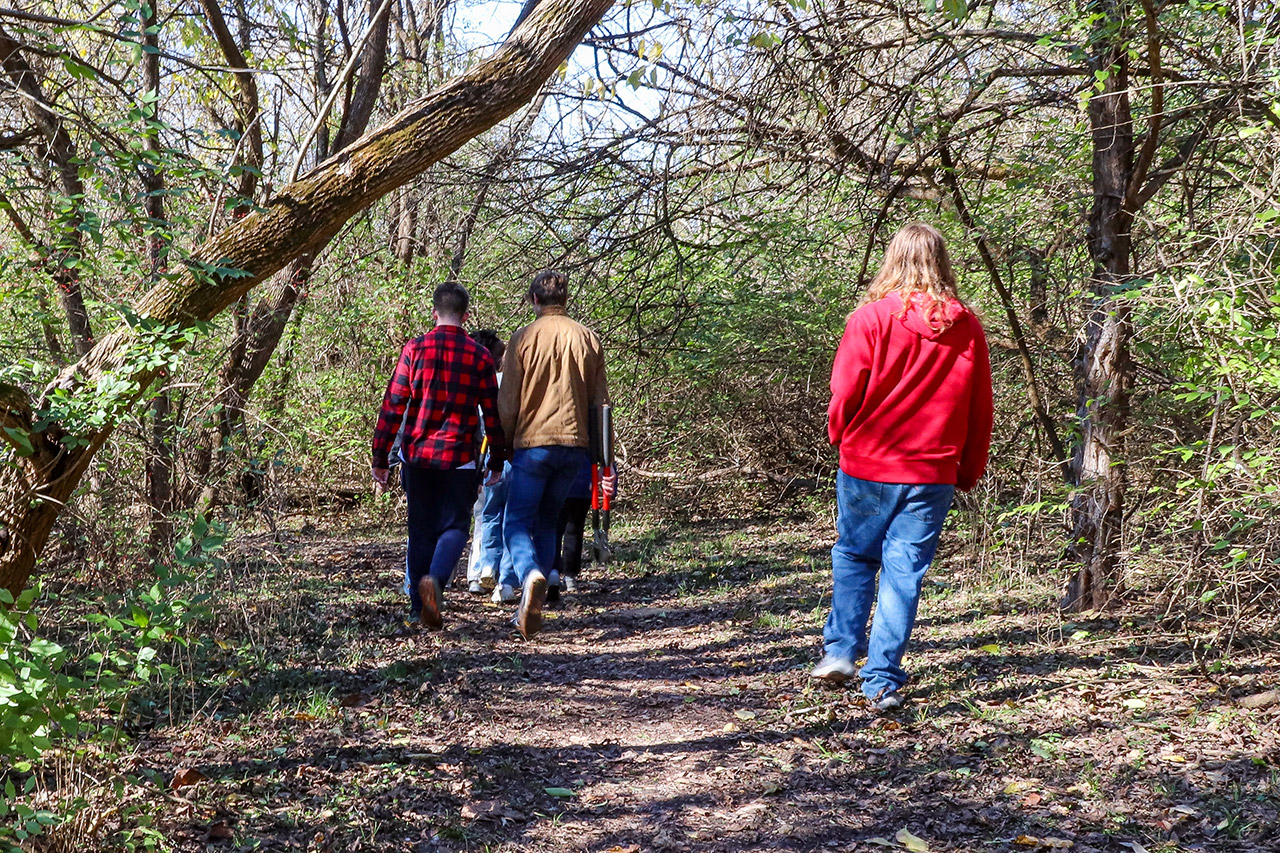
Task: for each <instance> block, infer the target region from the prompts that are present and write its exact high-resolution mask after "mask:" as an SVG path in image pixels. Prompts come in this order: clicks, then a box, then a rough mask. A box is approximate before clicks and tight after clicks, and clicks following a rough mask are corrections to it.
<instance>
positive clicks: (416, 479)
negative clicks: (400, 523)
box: [400, 465, 480, 614]
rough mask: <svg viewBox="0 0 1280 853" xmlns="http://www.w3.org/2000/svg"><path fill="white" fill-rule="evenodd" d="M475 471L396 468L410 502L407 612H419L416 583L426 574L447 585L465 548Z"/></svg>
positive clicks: (475, 487)
mask: <svg viewBox="0 0 1280 853" xmlns="http://www.w3.org/2000/svg"><path fill="white" fill-rule="evenodd" d="M479 478H480V473H479V472H478V471H476V470H475V469H465V470H464V469H458V468H453V469H448V470H438V469H435V468H415V467H413V466H412V465H401V466H400V483H401V485H403V486H404V494H405V497H406V498H407V499H408V502H409V546H408V548H407V549H406V550H405V571H406V574H407V575H408V577H407V580H408V582H409V606H410V607H411V608H412V609H411V611H410V612H412V613H415V614H416V613H417V612H418V611H419V610H421V609H422V601H421V600H420V599H419V598H418V581H419V580H421V579H422V576H423V575H425V574H430V575H431V577H433V578H435V579H436V580H437V581H439V582H440V588H441V589H445V588H446V587H448V586H449V577H450V576H451V575H452V574H453V569H454V567H455V566H457V565H458V559H459V558H460V557H461V556H462V549H463V548H465V547H466V546H467V535H468V533H469V532H470V527H471V505H472V504H473V503H475V500H476V491H477V489H478V488H479V485H480V479H479Z"/></svg>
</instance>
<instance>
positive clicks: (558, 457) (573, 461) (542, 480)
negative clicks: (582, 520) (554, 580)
mask: <svg viewBox="0 0 1280 853" xmlns="http://www.w3.org/2000/svg"><path fill="white" fill-rule="evenodd" d="M584 461H585V462H586V464H590V453H589V452H588V451H587V449H586V448H584V447H562V446H552V447H528V448H523V449H520V450H517V451H516V452H515V457H514V458H513V459H512V460H511V483H510V484H509V485H508V487H507V512H506V518H505V519H504V520H503V522H502V538H503V544H504V545H505V546H506V549H507V552H508V553H509V554H511V560H512V562H513V563H514V565H515V570H516V574H517V575H519V578H520V586H523V585H524V581H525V578H527V577H528V576H529V572H531V571H533V570H534V569H535V568H536V569H538V570H539V571H540V572H542V573H543V574H544V575H549V574H550V573H551V567H552V565H553V564H554V562H555V551H556V520H557V519H558V518H559V516H560V507H562V506H564V501H565V498H567V497H568V496H569V490H570V489H571V488H572V487H573V481H574V479H575V478H576V477H577V476H578V471H579V470H580V468H581V467H582V465H583V464H584Z"/></svg>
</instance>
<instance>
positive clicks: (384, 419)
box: [373, 326, 507, 471]
mask: <svg viewBox="0 0 1280 853" xmlns="http://www.w3.org/2000/svg"><path fill="white" fill-rule="evenodd" d="M406 410H407V411H408V416H407V417H406V416H405V412H406ZM480 410H483V411H484V429H485V435H487V436H488V438H489V450H490V453H489V467H490V468H492V469H494V470H498V471H500V470H502V463H503V461H504V460H505V459H506V458H507V441H506V437H505V436H504V435H503V433H502V423H501V422H500V421H499V420H498V377H497V374H495V373H494V367H493V358H492V357H491V356H490V355H489V351H488V350H487V349H485V348H484V347H482V346H480V344H478V343H476V342H475V341H473V340H471V338H470V337H468V336H467V333H466V332H464V331H463V330H462V329H461V328H460V327H458V326H436V328H434V329H433V330H431V331H430V332H427V334H425V335H423V336H422V337H420V338H414V339H413V340H411V341H409V342H408V343H407V344H405V345H404V350H403V351H401V353H400V363H399V364H397V365H396V371H395V373H394V374H393V375H392V376H391V382H390V383H388V384H387V393H386V396H385V397H383V400H382V411H381V412H380V413H379V415H378V425H377V427H376V428H375V429H374V431H373V467H375V468H386V467H387V456H388V454H389V453H390V451H391V445H392V442H394V441H395V437H396V433H397V432H398V431H399V430H400V422H401V419H402V418H403V419H404V433H403V435H402V436H401V440H400V453H401V455H402V456H403V457H404V461H405V462H407V463H408V464H410V465H413V466H415V467H418V468H459V467H461V466H463V465H466V464H467V463H468V462H474V461H475V459H476V453H477V449H478V448H477V446H476V445H477V439H476V434H477V431H478V428H479V426H480V414H479V412H480Z"/></svg>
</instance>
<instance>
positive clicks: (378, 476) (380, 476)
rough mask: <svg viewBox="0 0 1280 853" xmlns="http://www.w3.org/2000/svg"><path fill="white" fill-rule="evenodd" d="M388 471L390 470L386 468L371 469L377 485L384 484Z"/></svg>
mask: <svg viewBox="0 0 1280 853" xmlns="http://www.w3.org/2000/svg"><path fill="white" fill-rule="evenodd" d="M390 473H391V471H390V470H389V469H387V468H376V467H375V468H374V469H373V481H374V482H375V483H377V484H378V485H379V486H385V485H386V484H387V477H388V476H389V475H390Z"/></svg>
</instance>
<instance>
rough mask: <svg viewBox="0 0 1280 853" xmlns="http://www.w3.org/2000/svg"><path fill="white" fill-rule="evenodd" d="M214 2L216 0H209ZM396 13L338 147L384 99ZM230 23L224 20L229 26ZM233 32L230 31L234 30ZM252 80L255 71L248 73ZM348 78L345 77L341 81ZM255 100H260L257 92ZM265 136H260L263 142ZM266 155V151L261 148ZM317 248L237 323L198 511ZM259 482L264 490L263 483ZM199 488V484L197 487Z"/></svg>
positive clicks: (200, 464)
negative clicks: (380, 98) (389, 39)
mask: <svg viewBox="0 0 1280 853" xmlns="http://www.w3.org/2000/svg"><path fill="white" fill-rule="evenodd" d="M204 2H205V3H207V4H212V0H204ZM380 6H381V3H380V2H378V0H369V3H368V8H369V15H370V16H372V15H374V14H376V13H377V11H378V9H379V7H380ZM326 8H327V7H323V6H318V7H317V10H316V28H317V32H316V36H315V38H316V48H315V51H314V59H315V61H316V63H317V64H316V69H315V85H316V91H317V95H318V97H319V98H320V99H321V100H322V99H323V97H324V93H325V92H326V91H328V86H329V83H328V82H327V80H326V77H325V68H324V56H325V54H326V52H327V51H325V50H324V48H323V44H322V42H323V26H324V23H323V16H324V14H325V9H326ZM389 22H390V14H389V13H388V14H383V15H382V17H381V18H378V19H377V20H376V21H374V22H373V27H374V28H373V31H372V33H371V34H370V38H369V42H368V44H367V45H366V46H365V48H364V51H363V53H362V55H361V57H360V77H359V79H358V81H357V83H356V85H355V88H354V90H353V93H352V96H351V102H350V105H349V108H348V109H347V111H346V112H345V113H344V114H343V116H342V122H341V124H340V125H339V127H338V133H337V136H336V137H335V138H334V147H335V148H338V149H341V148H345V147H346V146H347V145H348V144H350V143H351V142H353V141H354V140H356V139H358V138H359V137H360V136H361V135H362V134H363V133H364V131H365V129H366V128H367V127H368V126H369V119H370V118H371V117H372V116H373V110H374V107H375V106H376V105H377V102H378V93H379V92H380V91H381V88H382V75H383V71H384V69H385V67H386V59H387V33H388V29H389ZM225 28H226V25H225V24H223V25H222V29H223V30H225ZM228 38H229V36H228ZM231 50H234V51H235V52H234V53H232V52H229V51H228V50H227V48H225V47H224V52H227V58H228V61H229V62H231V63H232V65H233V67H241V65H239V64H237V63H243V62H244V57H243V54H241V53H240V52H239V51H238V50H235V46H234V45H232V46H231ZM243 76H245V77H248V78H249V79H250V81H251V80H252V75H249V74H244V75H243ZM342 84H343V81H341V80H339V81H338V85H342ZM253 103H254V104H256V103H257V96H256V93H255V95H254V99H253ZM260 144H261V142H260V141H259V145H260ZM327 154H328V135H327V133H321V134H318V135H317V137H316V144H315V156H316V162H320V161H322V160H324V158H325V157H326V156H327ZM258 156H259V159H261V151H259V155H258ZM313 260H314V254H313V253H308V254H306V255H303V256H301V257H299V258H297V259H296V260H295V261H294V262H293V264H292V266H291V269H290V271H289V273H288V274H287V275H286V276H284V279H283V282H282V284H281V286H280V287H279V288H277V289H276V290H275V291H274V292H268V293H267V294H265V295H264V296H263V298H262V299H260V300H259V301H258V303H257V304H256V305H255V306H254V309H253V313H252V316H251V317H249V318H248V320H247V322H245V323H244V325H243V327H237V330H236V334H237V335H239V336H242V337H239V338H237V339H236V340H235V341H233V343H232V346H231V347H230V349H229V350H228V353H227V360H226V361H225V362H224V363H223V366H222V370H221V372H220V373H219V382H218V391H217V395H216V399H215V402H216V403H217V404H218V412H219V417H218V422H217V425H216V426H215V427H214V428H213V429H211V430H209V431H207V432H206V434H205V437H204V440H203V442H202V443H201V446H200V448H199V449H198V450H197V452H196V466H195V478H196V481H197V483H198V484H199V488H198V494H199V500H198V504H197V511H199V512H200V513H202V514H207V513H208V512H209V511H210V510H211V509H212V508H213V507H214V506H215V505H216V504H217V499H218V489H219V486H220V485H221V484H222V481H223V479H224V477H225V475H226V471H227V467H228V464H229V462H230V454H231V449H232V447H233V445H234V438H235V437H236V436H239V435H242V434H243V433H244V428H245V425H244V408H245V406H246V405H248V403H249V397H250V396H251V395H252V394H253V388H254V386H255V385H256V384H257V382H258V380H259V379H260V378H261V377H262V373H263V371H265V370H266V368H267V365H268V364H269V363H270V361H271V357H272V355H273V354H274V353H275V351H276V347H278V346H279V344H280V337H281V335H283V334H284V329H285V325H286V324H287V323H288V321H289V316H290V314H291V313H292V311H293V306H294V304H295V303H296V302H297V300H298V296H299V294H300V293H303V292H305V290H306V285H307V281H308V280H309V279H310V277H311V271H312V261H313ZM255 488H257V489H258V490H259V491H261V483H257V484H256V486H255ZM191 491H192V493H193V494H194V493H196V492H197V489H194V488H193V489H192V490H191Z"/></svg>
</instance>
